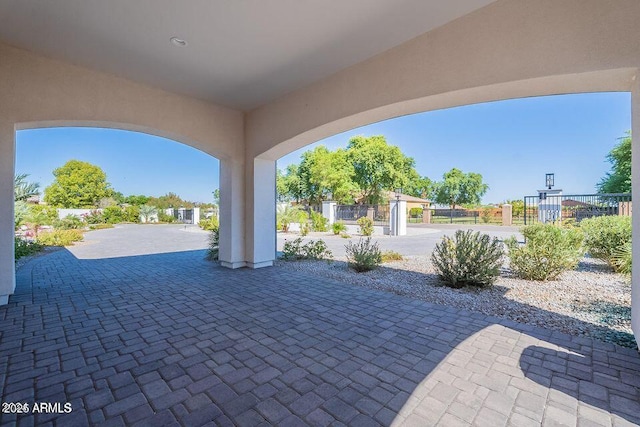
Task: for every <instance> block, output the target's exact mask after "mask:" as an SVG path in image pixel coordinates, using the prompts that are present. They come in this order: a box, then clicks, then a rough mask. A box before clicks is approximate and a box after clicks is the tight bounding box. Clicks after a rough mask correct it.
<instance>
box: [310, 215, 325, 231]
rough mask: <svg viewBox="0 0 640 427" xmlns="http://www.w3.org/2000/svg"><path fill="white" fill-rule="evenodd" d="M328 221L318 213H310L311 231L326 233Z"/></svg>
mask: <svg viewBox="0 0 640 427" xmlns="http://www.w3.org/2000/svg"><path fill="white" fill-rule="evenodd" d="M328 221H329V220H328V219H327V218H325V217H324V216H322V214H321V213H320V212H315V211H311V229H312V230H313V231H327V222H328Z"/></svg>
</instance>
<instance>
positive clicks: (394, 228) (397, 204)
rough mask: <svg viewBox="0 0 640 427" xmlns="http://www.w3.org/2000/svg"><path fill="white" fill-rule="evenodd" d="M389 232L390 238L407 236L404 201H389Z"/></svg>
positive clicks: (405, 203)
mask: <svg viewBox="0 0 640 427" xmlns="http://www.w3.org/2000/svg"><path fill="white" fill-rule="evenodd" d="M389 211H390V212H391V215H389V230H390V231H391V235H392V236H405V235H406V234H407V202H406V201H404V200H400V201H398V200H390V201H389Z"/></svg>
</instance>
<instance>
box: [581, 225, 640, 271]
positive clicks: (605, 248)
mask: <svg viewBox="0 0 640 427" xmlns="http://www.w3.org/2000/svg"><path fill="white" fill-rule="evenodd" d="M580 228H581V229H582V231H583V232H584V246H585V249H586V251H587V252H588V253H589V254H590V255H591V256H592V257H594V258H599V259H602V260H604V261H606V262H608V263H609V264H610V265H611V266H612V267H614V268H615V266H614V264H613V263H612V256H613V254H614V253H615V252H616V251H618V250H620V248H622V247H624V246H625V245H626V244H627V243H630V242H631V217H628V216H600V217H596V218H589V219H584V220H582V221H581V222H580Z"/></svg>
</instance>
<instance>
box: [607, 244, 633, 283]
mask: <svg viewBox="0 0 640 427" xmlns="http://www.w3.org/2000/svg"><path fill="white" fill-rule="evenodd" d="M632 261H633V258H632V256H631V242H628V243H626V244H624V245H623V246H621V247H619V248H617V249H615V250H614V251H613V254H611V266H612V267H613V269H614V270H615V271H617V272H618V273H622V274H626V275H630V274H631V264H632Z"/></svg>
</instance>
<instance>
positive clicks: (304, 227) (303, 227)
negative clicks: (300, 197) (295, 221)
mask: <svg viewBox="0 0 640 427" xmlns="http://www.w3.org/2000/svg"><path fill="white" fill-rule="evenodd" d="M309 231H310V227H309V223H308V222H301V223H300V235H301V236H303V237H304V236H306V235H307V234H309Z"/></svg>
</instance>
